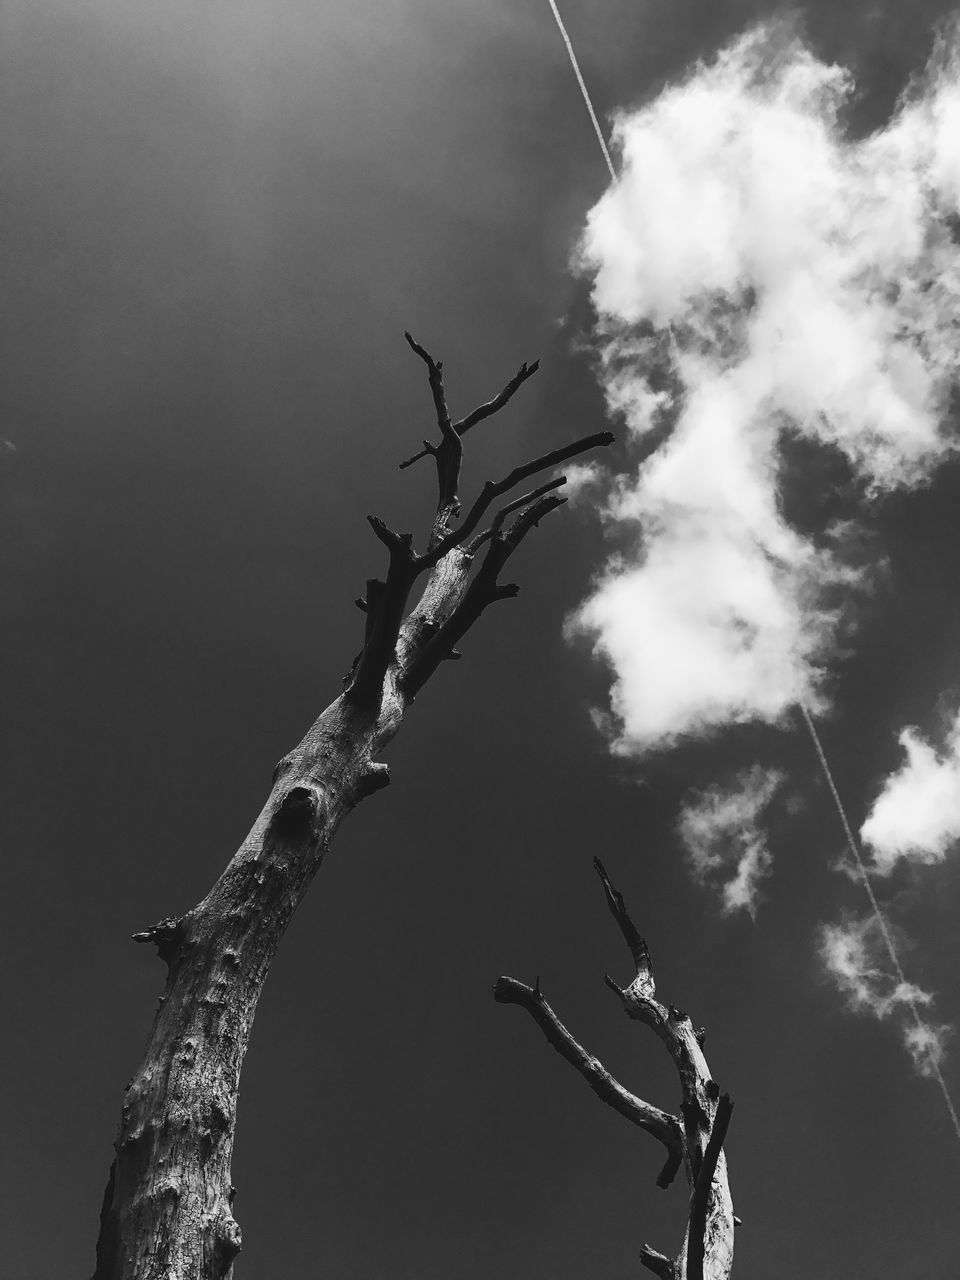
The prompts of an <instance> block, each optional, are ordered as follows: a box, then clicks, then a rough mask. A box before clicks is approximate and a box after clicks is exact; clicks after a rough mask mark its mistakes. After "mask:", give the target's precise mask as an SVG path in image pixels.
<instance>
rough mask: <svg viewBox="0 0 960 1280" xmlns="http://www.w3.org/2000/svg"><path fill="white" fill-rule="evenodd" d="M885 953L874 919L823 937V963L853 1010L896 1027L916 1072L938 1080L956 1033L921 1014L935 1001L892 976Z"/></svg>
mask: <svg viewBox="0 0 960 1280" xmlns="http://www.w3.org/2000/svg"><path fill="white" fill-rule="evenodd" d="M882 949H883V940H882V937H881V935H880V926H879V922H878V920H877V918H876V917H875V916H873V915H870V916H867V917H866V918H865V919H863V920H860V921H858V922H855V923H847V924H842V925H825V926H824V928H823V930H822V932H821V942H820V954H821V957H822V959H823V962H824V964H825V965H826V968H827V972H828V973H829V974H830V975H831V976H832V977H833V979H834V980H835V982H836V984H837V986H838V987H839V989H840V991H841V992H842V993H843V994H844V995H845V996H846V997H847V999H848V1001H849V1003H850V1007H851V1008H852V1009H853V1010H854V1011H855V1012H857V1013H865V1014H870V1015H872V1016H873V1017H875V1018H878V1019H880V1020H881V1021H883V1020H885V1019H888V1018H890V1019H892V1020H893V1021H895V1022H896V1023H897V1024H898V1026H899V1028H900V1032H901V1035H902V1037H903V1043H904V1046H905V1047H906V1049H907V1051H908V1052H909V1053H910V1056H911V1057H912V1058H913V1064H914V1066H915V1067H916V1069H917V1070H918V1071H919V1072H920V1074H921V1075H925V1076H930V1075H934V1074H935V1070H936V1068H937V1067H938V1066H939V1064H940V1063H941V1061H942V1060H943V1056H944V1053H945V1043H946V1040H947V1038H948V1036H949V1035H950V1034H951V1030H952V1029H951V1028H950V1027H949V1026H948V1025H947V1024H936V1023H932V1022H928V1021H927V1020H926V1019H925V1018H923V1017H922V1016H921V1014H920V1010H921V1009H928V1008H929V1007H930V1005H931V1004H932V1003H933V997H932V996H931V995H930V993H929V992H927V991H923V990H922V989H921V988H920V987H916V986H914V985H913V984H912V983H909V982H904V981H903V980H902V979H901V978H898V977H896V976H894V975H893V974H891V973H889V972H888V971H886V970H885V969H884V968H883V967H882V965H881V964H880V962H879V956H880V954H881V952H882Z"/></svg>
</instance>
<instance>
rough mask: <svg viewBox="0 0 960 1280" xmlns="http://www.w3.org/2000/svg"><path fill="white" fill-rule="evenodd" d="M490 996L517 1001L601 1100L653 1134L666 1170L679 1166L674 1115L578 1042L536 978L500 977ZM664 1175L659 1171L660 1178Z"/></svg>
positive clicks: (678, 1137)
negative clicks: (664, 1152)
mask: <svg viewBox="0 0 960 1280" xmlns="http://www.w3.org/2000/svg"><path fill="white" fill-rule="evenodd" d="M493 998H494V999H495V1000H496V1001H497V1003H498V1004H517V1005H520V1007H521V1008H523V1009H526V1011H527V1013H529V1014H530V1016H531V1017H532V1018H533V1020H534V1021H535V1022H536V1024H537V1026H539V1027H540V1029H541V1031H542V1032H543V1034H544V1035H545V1036H546V1038H547V1041H548V1042H549V1043H550V1044H551V1045H552V1046H553V1048H554V1049H556V1051H557V1053H559V1054H560V1056H561V1057H562V1058H563V1059H564V1060H565V1061H566V1062H569V1063H570V1065H571V1066H572V1067H575V1068H576V1070H577V1071H579V1072H580V1074H581V1075H582V1076H583V1078H584V1079H585V1080H586V1082H587V1084H588V1085H589V1086H590V1088H591V1089H592V1090H593V1092H594V1093H595V1094H596V1095H597V1097H598V1098H599V1099H600V1100H601V1101H602V1102H605V1103H606V1104H607V1106H608V1107H612V1108H613V1110H614V1111H616V1112H617V1113H618V1115H621V1116H623V1117H624V1119H626V1120H629V1121H630V1123H631V1124H635V1125H637V1126H638V1128H640V1129H643V1130H645V1132H647V1133H649V1134H652V1136H653V1137H654V1138H656V1139H657V1141H658V1142H660V1143H662V1144H663V1146H664V1147H666V1149H667V1154H668V1157H669V1159H668V1161H667V1165H666V1167H665V1171H666V1169H672V1170H673V1172H674V1173H675V1172H676V1171H677V1169H679V1167H680V1163H681V1161H682V1159H683V1132H682V1129H681V1127H680V1122H679V1120H678V1119H677V1117H676V1116H671V1115H668V1114H667V1113H666V1112H665V1111H661V1110H660V1108H659V1107H654V1106H651V1105H650V1103H649V1102H644V1101H643V1099H642V1098H638V1097H637V1096H636V1095H635V1094H633V1093H630V1092H629V1091H628V1090H627V1089H625V1088H624V1087H623V1085H622V1084H620V1083H619V1081H617V1080H615V1079H614V1077H613V1076H612V1075H611V1074H610V1073H609V1071H607V1070H606V1069H605V1068H604V1066H603V1064H602V1063H601V1062H599V1061H598V1060H597V1059H596V1058H595V1057H593V1055H592V1054H590V1053H588V1052H587V1051H586V1049H584V1048H583V1047H582V1045H580V1044H578V1042H577V1041H576V1040H575V1039H574V1038H573V1036H572V1035H571V1034H570V1032H569V1031H568V1030H567V1028H566V1027H565V1026H564V1025H563V1023H562V1022H561V1021H560V1019H559V1018H558V1017H557V1015H556V1014H555V1013H554V1011H553V1009H551V1007H550V1006H549V1005H548V1004H547V1002H546V1000H545V999H544V998H543V995H542V993H541V991H540V985H539V981H538V983H537V985H536V986H534V987H528V986H527V985H526V984H525V983H523V982H518V981H517V979H516V978H509V977H500V978H498V979H497V981H496V984H495V985H494V988H493ZM663 1176H664V1175H663V1174H661V1178H662V1177H663ZM671 1177H672V1175H671ZM659 1181H660V1180H659V1179H658V1182H659ZM660 1185H662V1186H666V1185H668V1183H667V1182H660Z"/></svg>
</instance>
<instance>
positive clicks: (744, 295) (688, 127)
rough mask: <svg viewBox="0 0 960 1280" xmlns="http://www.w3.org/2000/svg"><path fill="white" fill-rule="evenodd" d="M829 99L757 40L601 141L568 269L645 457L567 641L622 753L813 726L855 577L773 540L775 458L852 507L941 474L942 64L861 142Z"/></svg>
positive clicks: (953, 277)
mask: <svg viewBox="0 0 960 1280" xmlns="http://www.w3.org/2000/svg"><path fill="white" fill-rule="evenodd" d="M850 91H851V80H850V77H849V76H848V74H847V73H846V72H845V71H844V70H842V69H841V68H838V67H834V66H828V65H826V64H824V63H822V62H820V61H818V60H817V59H816V58H815V57H814V56H813V55H812V54H811V53H809V52H808V51H807V50H806V49H805V48H803V47H802V46H801V45H800V44H799V43H797V42H796V41H795V40H793V38H792V37H790V36H789V34H787V33H785V31H784V29H783V28H780V27H776V26H774V27H763V28H760V29H758V30H756V31H754V32H753V33H752V34H750V35H748V36H747V37H745V38H744V39H742V40H740V41H739V42H738V43H737V44H735V45H733V46H732V47H731V48H729V49H727V50H726V51H725V52H724V53H722V54H721V55H720V56H719V57H718V58H717V60H716V61H715V62H714V63H713V64H711V65H710V66H701V67H699V68H698V69H697V70H696V71H695V72H694V73H693V74H692V75H691V76H690V78H689V79H687V80H686V81H685V82H684V83H683V84H681V85H678V86H676V87H673V88H669V89H667V90H666V91H665V92H664V93H663V94H661V95H660V97H658V98H657V99H656V100H655V101H654V102H653V103H652V104H650V105H649V106H647V107H645V108H643V109H641V110H638V111H635V112H630V113H627V114H623V115H621V116H620V117H619V118H618V120H617V122H616V126H615V134H614V136H615V143H616V146H617V148H618V150H619V152H620V155H621V157H622V173H621V176H620V178H619V180H618V181H617V182H616V183H615V184H612V185H611V187H610V188H609V190H608V191H607V193H606V194H605V195H604V196H603V198H602V199H601V200H600V201H599V203H598V204H597V205H596V206H595V207H594V209H593V210H592V211H591V213H590V215H589V217H588V221H587V227H586V230H585V232H584V235H583V238H582V243H581V247H580V263H581V266H582V269H583V270H584V271H585V272H586V273H587V274H588V275H589V276H590V277H591V278H592V298H593V304H594V307H595V310H596V316H597V319H596V325H595V339H596V345H597V350H598V355H599V362H600V366H599V367H600V372H601V378H602V382H603V386H604V390H605V393H606V397H607V401H608V406H609V408H610V410H611V411H612V412H614V413H616V414H618V415H621V416H622V417H623V418H624V420H625V421H626V424H627V426H628V428H629V431H630V435H631V437H632V439H633V440H634V441H635V442H636V444H637V445H638V447H639V449H640V451H641V452H642V453H643V454H644V455H645V456H644V457H643V460H642V461H641V462H640V463H639V465H638V466H637V467H636V469H635V471H633V473H632V474H629V475H625V476H621V477H619V478H618V480H617V481H616V482H615V483H614V485H613V487H612V493H611V496H610V498H609V505H608V516H609V519H610V520H611V521H612V522H613V523H614V524H615V525H616V526H618V527H619V528H620V529H621V530H623V531H624V532H625V534H626V537H627V539H628V540H629V539H632V545H630V546H628V548H627V549H626V550H625V551H623V552H621V553H620V554H619V555H618V556H617V557H615V558H613V559H612V560H611V561H610V562H609V563H608V565H607V567H606V571H605V573H604V574H603V575H602V577H601V578H600V580H599V581H598V583H597V584H596V587H595V589H594V591H593V593H592V594H591V596H590V598H589V599H588V600H587V601H586V602H585V603H584V605H583V606H582V607H581V609H580V610H579V611H578V612H577V614H576V616H575V618H574V619H573V620H572V623H571V628H572V630H574V631H576V632H579V633H581V634H585V635H587V636H588V637H590V638H591V639H592V641H593V644H594V646H595V650H596V651H597V653H598V654H600V655H602V656H603V657H604V658H605V659H606V661H607V662H608V663H609V665H610V667H611V670H612V674H613V679H614V683H613V691H612V709H613V712H614V719H613V721H612V724H613V738H614V746H615V749H617V750H619V751H621V752H628V753H632V752H640V751H644V750H647V749H650V748H652V747H658V746H664V745H669V744H670V743H672V742H674V741H676V740H677V739H678V738H680V737H682V736H683V735H687V734H701V733H709V732H711V731H714V730H716V729H717V728H719V727H720V726H722V725H724V724H728V723H739V722H744V721H751V720H757V721H763V722H767V723H776V722H778V721H779V720H780V719H781V718H782V717H783V716H784V714H785V712H786V711H787V710H788V709H789V708H790V707H791V705H793V704H795V703H796V702H797V701H798V700H803V701H805V702H807V703H808V704H809V705H810V706H812V707H813V708H815V709H816V708H817V707H818V706H822V705H823V701H824V695H823V689H824V674H825V669H826V667H827V665H828V664H829V661H830V658H831V657H832V655H833V653H834V648H835V643H836V629H837V625H838V621H839V617H838V613H837V610H836V607H835V603H834V602H835V596H836V592H835V588H836V586H837V584H838V583H840V582H843V583H845V584H847V585H850V584H851V583H853V582H856V581H857V580H858V574H857V572H856V570H855V569H854V568H853V567H852V565H851V564H850V563H849V562H848V561H847V560H846V559H845V556H844V553H843V549H842V546H841V545H839V543H840V541H841V539H840V538H839V537H838V535H837V531H831V530H826V529H825V530H822V531H820V533H819V534H817V535H816V536H813V537H811V536H808V535H805V534H801V532H800V531H798V530H797V529H796V528H793V527H791V525H790V524H789V523H788V521H787V519H786V518H785V515H784V511H783V506H782V501H781V487H782V483H783V475H784V460H783V456H782V445H783V443H784V441H785V440H787V439H788V438H791V437H793V438H802V439H804V440H806V441H808V442H812V443H813V444H815V445H819V446H821V447H823V448H825V449H827V450H829V451H832V452H833V453H834V454H839V455H842V456H843V458H845V459H846V462H847V464H848V467H849V468H850V470H851V472H852V473H853V474H854V475H855V476H856V477H857V478H858V479H859V481H860V483H861V487H862V490H863V493H864V495H865V497H869V496H871V495H879V494H882V493H883V492H886V491H889V490H893V489H897V488H903V487H910V486H915V485H919V484H921V483H923V482H924V481H925V480H926V479H927V478H928V477H929V476H930V474H931V473H932V471H933V470H934V469H935V467H936V466H937V464H938V463H939V462H940V461H941V460H942V459H943V458H944V457H945V456H946V455H947V454H948V453H949V452H951V451H952V450H953V449H954V448H955V441H954V440H953V439H952V438H951V437H950V436H949V435H948V434H947V431H946V428H945V425H944V423H945V418H946V414H945V408H946V404H947V400H948V396H949V390H950V384H951V380H952V379H953V378H954V376H955V374H956V372H957V369H958V363H960V352H958V346H957V343H956V341H955V331H954V327H953V322H954V317H955V316H956V314H957V313H958V310H960V305H958V304H960V249H958V246H957V244H956V243H955V240H954V237H953V234H952V227H953V225H954V223H953V220H954V219H955V217H956V213H957V208H958V199H960V152H958V151H957V147H956V136H957V132H958V130H960V77H958V75H957V73H956V66H955V64H954V63H953V62H951V61H950V60H949V59H948V58H946V57H943V58H942V59H941V63H940V67H939V70H938V71H937V72H936V73H935V74H934V73H933V72H931V75H930V78H929V80H928V82H927V83H926V84H925V86H924V87H923V88H922V89H920V90H918V91H917V93H916V94H915V95H914V97H913V98H912V99H911V100H910V101H909V102H908V103H906V104H905V105H904V106H902V108H901V109H900V111H899V112H898V114H897V115H896V116H895V118H894V119H893V120H891V122H890V123H889V124H888V126H887V127H886V128H885V129H883V130H882V131H880V132H878V133H876V134H874V135H873V136H871V137H868V138H866V139H863V140H860V141H853V140H851V139H849V138H847V137H846V136H845V134H844V131H843V127H842V124H841V123H840V112H841V109H842V107H843V106H844V104H845V102H846V100H847V98H848V96H849V94H850ZM851 514H853V513H851Z"/></svg>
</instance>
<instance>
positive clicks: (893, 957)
mask: <svg viewBox="0 0 960 1280" xmlns="http://www.w3.org/2000/svg"><path fill="white" fill-rule="evenodd" d="M549 4H550V8H551V9H552V10H553V16H554V18H556V20H557V26H558V27H559V28H560V34H561V36H562V37H563V43H564V44H565V45H566V46H567V53H568V54H569V55H570V65H571V66H572V67H573V72H574V75H575V76H576V77H577V84H579V86H580V92H581V93H582V94H583V100H584V102H585V103H586V107H587V111H588V112H589V114H590V119H591V120H592V122H593V128H594V132H595V133H596V135H597V141H598V142H599V143H600V150H601V151H602V152H603V158H604V160H605V161H606V162H607V168H608V169H609V170H610V177H611V178H612V179H613V181H614V182H616V180H617V173H616V170H615V169H614V167H613V161H612V160H611V159H610V152H609V151H608V150H607V144H606V142H605V141H604V138H603V133H602V132H601V129H600V123H599V121H598V120H597V113H596V112H595V111H594V109H593V103H592V102H591V101H590V94H589V93H588V92H587V86H586V84H585V83H584V80H583V76H582V75H581V73H580V66H579V64H578V62H577V55H576V54H575V53H574V51H573V45H572V44H571V43H570V37H569V36H568V35H567V29H566V27H565V26H564V25H563V19H562V18H561V17H560V11H559V9H558V8H557V6H556V2H555V0H549ZM670 335H671V337H672V339H673V347H674V355H675V357H676V355H677V340H676V335H675V334H674V332H673V326H672V325H671V326H670ZM798 706H799V708H800V713H801V715H802V716H803V719H804V721H805V722H806V726H807V729H808V730H809V731H810V737H811V739H812V741H813V746H814V750H815V751H816V753H817V759H818V760H819V761H820V768H821V769H822V771H823V776H824V778H826V780H827V786H828V787H829V788H830V794H831V795H832V796H833V803H834V805H835V806H836V810H837V813H838V814H839V816H840V823H841V825H842V827H843V833H844V835H845V836H846V841H847V847H848V848H849V850H850V853H851V856H852V857H853V860H854V864H855V866H856V868H857V871H858V872H859V874H860V880H861V882H862V884H863V887H864V890H865V892H866V895H867V899H868V900H869V902H870V909H871V910H872V912H873V914H874V917H875V918H876V921H877V925H878V926H879V929H880V933H881V936H882V937H883V941H884V945H885V946H886V949H887V954H888V955H889V957H890V963H891V965H892V966H893V971H894V973H895V974H896V976H897V980H898V981H899V982H901V983H902V984H903V986H904V988H905V989H907V990H909V988H910V984H909V983H908V982H907V978H906V975H905V973H904V972H903V965H902V964H901V963H900V957H899V955H898V954H897V948H896V946H895V945H894V941H893V934H892V933H891V932H890V926H889V925H888V924H887V920H886V917H885V916H884V914H883V911H882V910H881V908H880V903H879V902H878V901H877V895H876V894H875V893H874V891H873V885H872V884H871V883H870V877H869V875H868V874H867V868H866V866H865V864H864V861H863V856H862V854H861V853H860V846H859V845H858V844H857V841H856V839H855V837H854V834H853V830H852V829H851V826H850V822H849V819H848V818H847V813H846V810H845V809H844V807H843V801H842V800H841V799H840V792H839V791H838V790H837V784H836V782H835V781H834V778H833V773H832V772H831V769H830V764H829V762H828V760H827V756H826V752H825V751H824V749H823V743H822V742H821V741H820V735H819V733H817V727H816V725H815V724H814V722H813V717H812V716H811V715H810V712H809V711H808V710H807V708H806V706H805V705H804V704H803V703H802V702H801V703H798ZM906 1003H907V1006H908V1008H909V1009H910V1013H911V1014H912V1016H913V1020H914V1022H915V1023H916V1026H917V1029H918V1030H920V1031H923V1030H925V1029H926V1024H925V1023H924V1021H923V1018H922V1017H921V1016H920V1011H919V1009H918V1008H917V1005H916V1001H914V1000H911V999H908V1000H907V1002H906ZM927 1058H928V1061H929V1063H930V1071H931V1074H932V1075H933V1078H934V1079H935V1080H936V1082H937V1084H938V1085H939V1086H940V1092H941V1093H942V1094H943V1100H944V1102H945V1103H946V1107H947V1113H948V1114H949V1116H950V1123H951V1124H952V1125H953V1131H954V1133H955V1134H956V1136H957V1140H958V1141H960V1117H958V1116H957V1109H956V1107H955V1106H954V1105H953V1099H952V1098H951V1096H950V1091H949V1089H948V1088H947V1082H946V1081H945V1080H944V1078H943V1072H942V1071H941V1070H940V1064H939V1062H937V1060H936V1058H935V1057H934V1054H933V1052H932V1050H928V1051H927Z"/></svg>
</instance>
